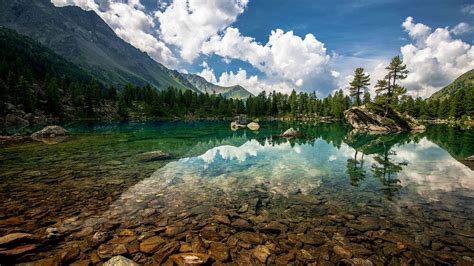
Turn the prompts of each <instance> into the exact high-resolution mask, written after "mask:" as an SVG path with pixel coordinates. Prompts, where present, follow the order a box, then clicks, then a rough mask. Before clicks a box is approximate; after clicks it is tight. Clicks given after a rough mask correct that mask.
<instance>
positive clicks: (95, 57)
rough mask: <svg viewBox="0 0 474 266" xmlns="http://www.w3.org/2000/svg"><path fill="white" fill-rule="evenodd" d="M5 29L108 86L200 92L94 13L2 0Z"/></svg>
mask: <svg viewBox="0 0 474 266" xmlns="http://www.w3.org/2000/svg"><path fill="white" fill-rule="evenodd" d="M0 5H1V6H2V7H3V8H2V10H0V25H1V26H5V27H7V28H11V29H14V30H16V31H17V32H18V33H20V34H23V35H26V36H29V37H31V38H32V39H35V40H37V41H39V42H40V43H42V44H43V45H45V46H46V47H48V48H50V49H52V50H53V51H55V52H56V53H58V54H59V55H61V56H63V57H64V58H66V59H67V60H69V61H71V62H72V63H75V64H77V65H79V66H81V67H83V68H85V69H88V70H90V71H91V72H92V73H94V74H95V76H96V77H97V79H98V80H99V81H101V82H102V83H104V84H108V85H114V86H118V87H123V86H124V85H125V84H127V83H133V84H135V85H137V86H144V85H146V84H150V85H152V86H154V87H156V88H157V89H165V88H167V87H175V88H178V89H184V90H185V89H190V90H192V91H195V92H198V91H199V90H197V89H196V88H195V87H194V86H193V85H192V84H191V83H190V82H189V81H188V80H187V79H186V78H184V77H182V76H181V74H180V73H179V72H177V71H176V70H170V69H168V68H166V67H165V66H164V65H162V64H161V63H159V62H156V61H155V60H153V59H152V58H151V57H149V56H148V54H146V53H144V52H141V51H140V50H138V49H137V48H135V47H133V46H132V45H131V44H129V43H127V42H126V41H124V40H122V39H121V38H119V37H118V36H117V35H116V34H115V32H114V31H113V30H112V29H111V28H110V27H109V26H108V25H107V24H106V23H105V22H104V21H103V20H102V19H101V18H100V17H99V16H98V15H97V14H96V13H95V12H93V11H85V10H82V9H81V8H79V7H75V6H65V7H55V6H54V5H53V4H52V3H51V2H50V1H48V0H35V1H27V0H13V1H7V0H0Z"/></svg>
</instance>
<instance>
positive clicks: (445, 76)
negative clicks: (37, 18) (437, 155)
mask: <svg viewBox="0 0 474 266" xmlns="http://www.w3.org/2000/svg"><path fill="white" fill-rule="evenodd" d="M52 2H53V3H55V4H56V5H67V4H75V5H78V6H81V7H82V8H84V9H92V10H94V11H96V12H97V13H98V14H99V15H100V16H101V17H102V18H103V19H104V20H105V21H106V22H107V23H108V24H109V25H110V26H111V27H112V29H114V30H115V32H116V33H117V34H118V35H119V36H120V37H122V38H123V39H124V40H126V41H128V42H130V43H131V44H132V45H134V46H135V47H137V48H139V49H141V50H143V51H145V52H147V53H149V54H150V56H151V57H152V58H154V59H155V60H157V61H159V62H161V63H163V64H165V65H166V66H168V67H170V68H176V69H178V70H180V71H184V72H191V73H198V74H200V75H202V76H204V77H205V78H206V79H207V80H208V81H211V82H214V83H218V84H220V85H235V84H236V83H239V84H241V85H244V86H245V87H247V88H248V89H249V90H251V91H253V92H255V93H256V92H259V91H261V90H267V91H270V90H278V91H283V92H288V91H291V89H296V90H299V91H312V90H317V92H318V94H319V95H320V96H325V95H327V94H328V93H330V92H332V91H333V90H334V89H338V88H345V87H347V81H348V80H350V78H351V76H350V74H351V73H352V71H353V69H354V68H355V67H358V66H361V67H364V68H365V69H366V71H367V72H368V73H369V74H371V76H372V78H373V79H374V80H373V83H375V82H376V80H375V79H377V78H382V77H383V66H384V65H386V64H387V63H388V61H389V60H390V58H391V57H393V56H395V55H401V56H402V57H403V58H404V60H405V62H406V63H407V66H408V68H409V69H410V70H411V74H410V75H409V78H407V80H406V81H405V82H404V84H403V85H405V86H406V87H407V88H408V89H409V91H410V93H412V94H413V95H420V96H427V95H429V94H430V93H432V92H433V91H435V90H437V89H439V88H440V87H442V86H444V85H446V84H447V83H449V82H450V81H452V80H453V79H454V78H455V77H457V76H459V75H460V74H462V73H463V72H465V71H467V70H470V69H472V68H474V63H473V62H474V48H473V46H472V43H473V40H474V30H473V27H474V3H473V2H472V1H465V0H412V1H409V0H405V1H396V0H365V1H362V0H352V1H343V0H332V1H329V0H321V1H315V0H293V1H284V0H166V1H160V0H141V1H140V0H123V1H118V0H52ZM402 24H403V26H402ZM277 29H280V30H281V31H278V30H277ZM309 35H310V36H309ZM270 36H272V40H273V41H269V37H270Z"/></svg>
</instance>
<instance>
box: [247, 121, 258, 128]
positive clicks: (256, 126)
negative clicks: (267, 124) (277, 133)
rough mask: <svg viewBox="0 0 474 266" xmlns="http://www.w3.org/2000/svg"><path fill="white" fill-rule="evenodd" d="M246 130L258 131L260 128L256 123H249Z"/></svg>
mask: <svg viewBox="0 0 474 266" xmlns="http://www.w3.org/2000/svg"><path fill="white" fill-rule="evenodd" d="M247 128H249V129H250V130H258V129H259V128H260V125H259V124H258V123H257V122H251V123H249V124H248V125H247Z"/></svg>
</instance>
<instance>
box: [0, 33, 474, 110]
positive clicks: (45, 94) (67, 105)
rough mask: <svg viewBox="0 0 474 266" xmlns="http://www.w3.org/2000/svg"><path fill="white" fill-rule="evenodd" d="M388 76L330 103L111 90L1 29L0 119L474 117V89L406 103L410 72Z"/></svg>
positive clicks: (354, 84) (357, 77)
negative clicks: (376, 110) (368, 110)
mask: <svg viewBox="0 0 474 266" xmlns="http://www.w3.org/2000/svg"><path fill="white" fill-rule="evenodd" d="M386 69H387V75H386V76H385V78H384V79H383V80H379V81H377V82H376V84H375V87H376V93H377V94H376V95H375V97H373V99H372V97H371V95H370V94H369V93H368V90H367V87H368V86H369V85H370V76H369V75H368V74H366V73H364V69H363V68H357V69H356V70H355V73H354V79H353V80H352V81H351V82H350V84H349V86H350V88H349V93H348V94H349V95H346V94H345V93H344V91H343V90H337V91H335V92H334V93H332V94H330V95H328V96H327V97H325V98H319V97H317V95H316V93H315V92H312V93H307V92H299V93H297V92H295V91H292V92H291V93H290V94H289V95H288V94H283V93H280V92H276V91H272V92H270V93H266V92H261V93H260V94H258V95H256V96H251V97H248V98H246V99H230V98H225V97H223V96H221V95H210V94H207V93H196V92H193V91H191V90H178V89H175V88H168V89H165V90H157V89H155V88H153V87H151V86H144V87H137V86H134V85H132V84H128V85H126V86H125V87H123V88H116V87H114V86H106V85H105V84H102V83H100V82H99V81H97V80H95V79H94V78H93V75H91V74H90V73H87V72H85V71H84V70H83V69H82V68H80V67H78V66H76V65H74V64H72V63H70V62H69V61H67V60H65V59H63V58H62V57H60V56H59V55H57V54H55V53H54V52H53V51H51V50H49V49H48V48H46V47H44V46H42V45H41V44H39V43H37V42H35V41H34V40H32V39H30V38H28V37H25V36H22V35H19V34H17V33H16V32H14V31H12V30H8V29H4V28H0V115H2V116H3V115H6V114H7V113H8V112H11V109H12V108H11V106H14V107H15V108H16V110H18V109H19V110H23V111H24V112H26V113H34V114H37V113H42V114H47V115H53V116H57V117H63V118H64V119H71V118H98V119H100V118H102V117H103V116H104V114H105V113H109V114H110V113H111V114H112V116H113V118H115V119H133V118H135V117H136V116H139V117H146V118H150V119H156V118H184V117H194V118H201V117H207V118H209V117H216V118H217V117H232V116H235V115H237V114H247V115H248V116H250V117H284V118H289V119H306V118H308V119H310V118H317V117H331V118H335V119H341V118H343V114H344V111H345V110H347V109H349V108H350V107H351V106H354V105H356V106H358V105H361V104H367V103H369V102H375V103H378V104H380V105H382V106H384V107H385V108H394V109H396V110H398V111H400V112H402V113H407V114H409V115H411V116H413V117H416V118H424V119H432V118H449V117H452V118H461V117H465V116H473V115H474V89H473V88H470V89H461V90H459V91H458V92H457V94H455V95H452V96H451V97H449V98H448V99H444V100H423V99H422V98H413V97H411V96H409V95H406V89H405V88H404V87H402V86H400V85H399V81H400V80H403V79H404V78H406V75H407V73H408V71H407V69H406V65H404V64H403V61H402V60H401V59H400V57H398V56H397V57H394V58H393V60H392V61H391V62H390V64H389V65H388V66H387V68H386Z"/></svg>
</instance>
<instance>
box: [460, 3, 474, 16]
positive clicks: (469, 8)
mask: <svg viewBox="0 0 474 266" xmlns="http://www.w3.org/2000/svg"><path fill="white" fill-rule="evenodd" d="M461 11H462V12H463V13H466V14H469V15H474V4H471V5H466V6H464V7H463V8H462V9H461Z"/></svg>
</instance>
